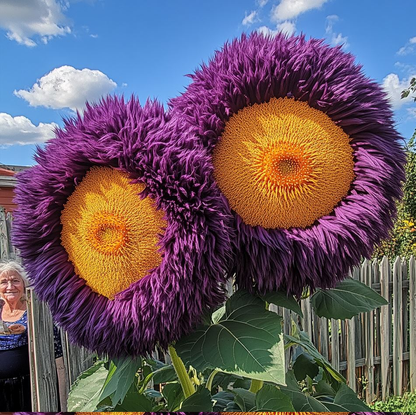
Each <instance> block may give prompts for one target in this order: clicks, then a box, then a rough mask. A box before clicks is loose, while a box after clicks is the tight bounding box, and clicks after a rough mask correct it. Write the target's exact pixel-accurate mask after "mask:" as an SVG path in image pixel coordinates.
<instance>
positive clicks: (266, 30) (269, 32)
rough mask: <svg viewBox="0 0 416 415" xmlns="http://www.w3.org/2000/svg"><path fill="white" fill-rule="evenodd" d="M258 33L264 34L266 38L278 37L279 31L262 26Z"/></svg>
mask: <svg viewBox="0 0 416 415" xmlns="http://www.w3.org/2000/svg"><path fill="white" fill-rule="evenodd" d="M257 32H259V33H262V34H263V35H264V36H276V35H277V34H278V33H279V31H278V30H273V29H270V28H269V27H267V26H261V27H259V28H258V29H257Z"/></svg>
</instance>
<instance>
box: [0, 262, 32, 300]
mask: <svg viewBox="0 0 416 415" xmlns="http://www.w3.org/2000/svg"><path fill="white" fill-rule="evenodd" d="M12 271H14V272H16V273H17V274H19V276H20V278H21V279H22V281H23V285H24V288H25V289H26V288H27V287H28V286H29V285H30V283H29V280H28V279H27V276H26V271H25V270H24V268H23V267H22V266H21V265H20V264H19V263H17V262H16V261H7V262H0V275H1V274H3V273H5V272H7V273H8V272H12ZM25 299H26V296H25V295H23V298H22V300H23V301H25Z"/></svg>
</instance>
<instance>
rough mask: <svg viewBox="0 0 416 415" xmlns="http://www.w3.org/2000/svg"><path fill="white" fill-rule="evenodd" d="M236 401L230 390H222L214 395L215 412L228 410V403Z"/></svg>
mask: <svg viewBox="0 0 416 415" xmlns="http://www.w3.org/2000/svg"><path fill="white" fill-rule="evenodd" d="M233 401H234V395H233V394H232V393H231V392H229V391H221V392H218V393H216V394H215V395H213V396H212V402H214V408H213V411H214V412H227V411H226V410H225V409H226V408H227V406H228V404H230V403H231V402H233Z"/></svg>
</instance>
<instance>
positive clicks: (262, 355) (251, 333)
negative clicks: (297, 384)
mask: <svg viewBox="0 0 416 415" xmlns="http://www.w3.org/2000/svg"><path fill="white" fill-rule="evenodd" d="M175 348H176V350H177V353H178V355H179V356H180V357H181V358H182V360H183V361H184V362H185V364H188V365H192V366H193V367H194V368H196V369H197V370H199V371H201V372H202V371H203V370H204V369H206V368H212V369H218V370H220V371H222V372H226V373H231V374H235V375H238V376H244V377H248V378H251V379H257V380H264V381H269V382H275V383H278V384H284V369H285V365H284V345H283V341H282V337H281V317H280V316H278V315H277V314H276V313H273V312H270V311H268V310H266V309H265V304H264V302H263V301H262V300H261V299H260V298H258V297H255V296H252V295H250V294H248V293H247V292H245V291H237V292H236V293H235V294H234V295H233V296H232V297H231V298H230V299H229V300H228V301H227V303H226V310H225V314H224V315H223V317H222V318H221V319H220V320H219V321H218V323H216V324H215V323H212V324H210V325H205V326H202V327H200V328H199V329H197V330H196V331H195V332H193V333H192V334H190V335H189V336H186V337H183V338H182V339H181V340H179V341H178V342H177V343H176V345H175Z"/></svg>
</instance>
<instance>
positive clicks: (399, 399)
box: [370, 392, 416, 413]
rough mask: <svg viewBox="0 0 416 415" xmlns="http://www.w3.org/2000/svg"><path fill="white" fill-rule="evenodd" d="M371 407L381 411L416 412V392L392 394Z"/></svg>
mask: <svg viewBox="0 0 416 415" xmlns="http://www.w3.org/2000/svg"><path fill="white" fill-rule="evenodd" d="M370 407H371V409H374V410H375V411H379V412H403V413H416V392H413V393H406V394H404V395H403V396H392V397H390V398H389V399H387V400H386V401H384V402H382V401H376V402H374V403H372V404H371V405H370Z"/></svg>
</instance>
